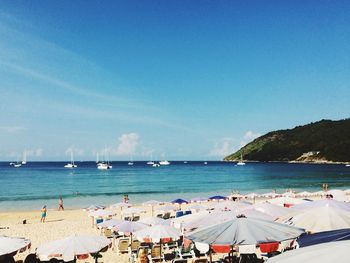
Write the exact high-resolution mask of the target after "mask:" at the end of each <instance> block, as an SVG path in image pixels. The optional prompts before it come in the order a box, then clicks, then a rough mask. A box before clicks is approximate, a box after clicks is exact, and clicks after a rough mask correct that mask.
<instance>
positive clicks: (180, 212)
mask: <svg viewBox="0 0 350 263" xmlns="http://www.w3.org/2000/svg"><path fill="white" fill-rule="evenodd" d="M183 215H184V212H183V211H177V212H176V214H175V217H181V216H183Z"/></svg>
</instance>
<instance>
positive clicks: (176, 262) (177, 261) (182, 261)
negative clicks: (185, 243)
mask: <svg viewBox="0 0 350 263" xmlns="http://www.w3.org/2000/svg"><path fill="white" fill-rule="evenodd" d="M171 263H187V259H183V258H175V259H173V261H171Z"/></svg>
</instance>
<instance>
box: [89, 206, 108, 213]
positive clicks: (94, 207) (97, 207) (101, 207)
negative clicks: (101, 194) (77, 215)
mask: <svg viewBox="0 0 350 263" xmlns="http://www.w3.org/2000/svg"><path fill="white" fill-rule="evenodd" d="M105 208H106V207H105V206H103V205H90V206H88V207H85V208H84V209H83V210H84V211H88V212H90V211H95V210H100V209H105Z"/></svg>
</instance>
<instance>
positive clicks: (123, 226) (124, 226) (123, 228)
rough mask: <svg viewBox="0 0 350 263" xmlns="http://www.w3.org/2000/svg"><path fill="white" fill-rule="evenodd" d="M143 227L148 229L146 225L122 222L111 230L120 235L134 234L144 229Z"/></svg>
mask: <svg viewBox="0 0 350 263" xmlns="http://www.w3.org/2000/svg"><path fill="white" fill-rule="evenodd" d="M145 227H148V225H146V224H143V223H139V222H133V221H123V222H122V223H120V224H117V225H116V226H114V227H113V230H114V231H116V232H122V233H134V232H135V231H138V230H141V229H144V228H145Z"/></svg>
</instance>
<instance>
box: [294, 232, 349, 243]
mask: <svg viewBox="0 0 350 263" xmlns="http://www.w3.org/2000/svg"><path fill="white" fill-rule="evenodd" d="M340 240H350V228H345V229H339V230H333V231H324V232H319V233H315V234H311V235H306V234H305V235H302V236H300V238H299V239H298V243H299V246H300V247H308V246H312V245H317V244H322V243H328V242H333V241H340Z"/></svg>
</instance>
